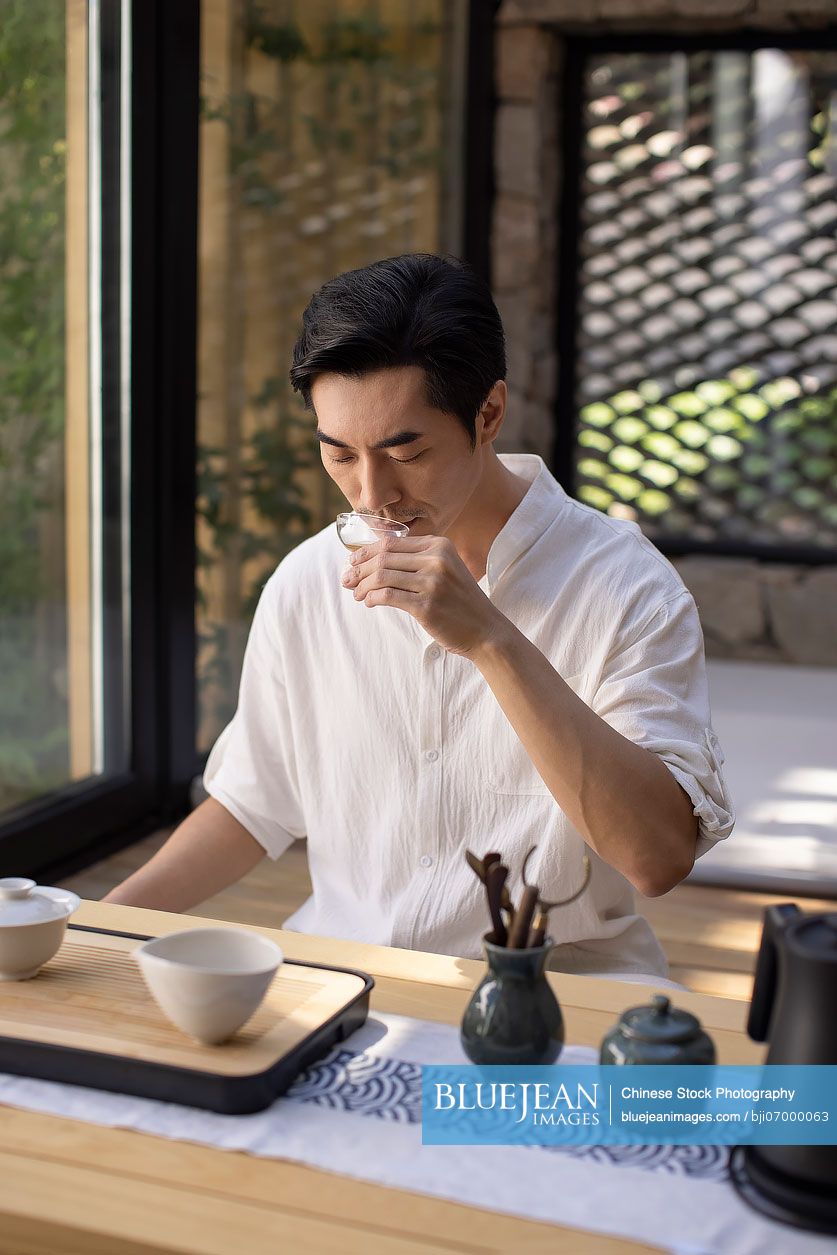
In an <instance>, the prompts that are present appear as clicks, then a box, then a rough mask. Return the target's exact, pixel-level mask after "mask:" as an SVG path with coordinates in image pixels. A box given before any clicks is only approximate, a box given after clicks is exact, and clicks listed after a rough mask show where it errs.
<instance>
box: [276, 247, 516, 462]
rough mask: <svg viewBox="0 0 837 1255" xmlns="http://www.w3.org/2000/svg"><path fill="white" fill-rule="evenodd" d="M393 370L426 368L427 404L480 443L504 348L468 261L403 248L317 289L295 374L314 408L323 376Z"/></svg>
mask: <svg viewBox="0 0 837 1255" xmlns="http://www.w3.org/2000/svg"><path fill="white" fill-rule="evenodd" d="M393 366H420V367H421V368H422V370H423V371H424V374H425V380H426V390H427V400H428V403H429V404H430V405H432V406H434V407H435V408H436V409H439V410H442V411H443V412H444V413H446V414H452V415H454V416H455V417H456V418H458V419H459V421H460V422H461V423H462V425H463V427H464V428H465V430H466V431H467V432H468V435H469V438H470V440H471V446H472V447H473V446H474V444H475V442H476V420H477V414H478V413H479V411H480V407H481V406H482V404H483V402H484V401H485V399H486V397H487V396H488V393H489V392H490V391H491V389H492V387H493V386H494V384H495V383H496V382H497V380H498V379H505V377H506V349H505V338H504V336H503V324H502V323H501V321H500V315H499V314H498V312H497V306H496V305H495V304H494V301H493V299H492V296H491V292H490V291H489V289H488V286H487V284H485V283H484V282H483V280H482V279H480V277H479V276H478V275H477V274H476V273H475V272H474V271H473V270H472V269H471V267H470V266H468V265H467V264H466V263H465V262H463V261H460V260H459V259H458V258H456V257H438V256H436V255H435V254H433V253H405V254H404V255H403V256H402V257H389V258H387V259H386V260H384V261H376V262H373V263H372V264H371V265H369V266H363V267H361V268H360V269H359V270H349V271H347V272H346V273H345V274H342V275H338V276H337V277H336V278H334V279H330V280H329V281H328V283H324V284H323V286H322V287H321V288H320V289H319V290H318V291H317V292H315V293H314V295H313V296H312V298H311V300H310V302H309V303H308V308H307V309H306V310H305V313H304V314H303V316H302V331H301V333H300V335H299V338H298V340H297V342H296V344H295V345H294V352H293V366H292V367H291V371H290V380H291V384H292V386H293V388H294V389H295V390H296V391H297V392H300V393H301V394H302V397H303V400H304V401H305V405H306V407H307V408H308V409H312V408H313V407H312V405H311V388H312V385H313V384H314V382H315V380H316V379H317V376H318V375H323V374H327V373H333V374H337V375H346V376H349V377H350V378H355V379H357V378H360V377H362V376H363V375H365V374H367V373H368V372H370V371H374V370H381V369H384V368H386V367H393Z"/></svg>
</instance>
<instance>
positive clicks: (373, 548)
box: [349, 536, 447, 566]
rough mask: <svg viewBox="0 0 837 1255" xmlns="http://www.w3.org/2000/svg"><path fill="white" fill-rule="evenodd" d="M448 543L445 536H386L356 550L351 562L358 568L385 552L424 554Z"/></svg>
mask: <svg viewBox="0 0 837 1255" xmlns="http://www.w3.org/2000/svg"><path fill="white" fill-rule="evenodd" d="M446 543H447V541H446V540H445V538H444V537H443V536H385V537H383V539H382V540H376V541H375V542H374V544H371V545H364V546H363V548H362V549H356V550H355V551H354V553H353V554H352V556H351V558H350V559H349V561H350V562H352V563H353V564H354V565H355V566H357V565H359V564H360V563H363V562H368V561H369V559H370V558H375V557H377V556H378V555H379V554H381V553H384V552H385V551H386V552H387V553H422V552H423V551H424V550H426V549H430V548H432V547H434V546H437V545H439V544H443V545H444V544H446Z"/></svg>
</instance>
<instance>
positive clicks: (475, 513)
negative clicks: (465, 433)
mask: <svg viewBox="0 0 837 1255" xmlns="http://www.w3.org/2000/svg"><path fill="white" fill-rule="evenodd" d="M528 490H529V482H528V480H525V479H522V478H521V477H520V476H519V475H515V474H514V473H513V472H512V471H510V470H508V469H507V468H506V467H505V466H503V463H502V462H501V461H500V459H499V458H498V457H497V454H496V453H495V452H494V448H493V446H489V447H488V448H487V449H486V451H485V465H484V469H483V473H482V476H481V477H480V481H479V483H478V485H477V487H476V489H475V491H474V493H473V495H472V496H471V498H470V500H469V502H468V504H467V506H466V507H465V509H464V510H463V511H462V513H461V514H460V516H459V518H458V519H457V520H456V522H455V523H454V525H453V527H452V528H451V529H450V531H449V532H448V539H449V540H451V541H453V543H454V545H455V546H456V550H457V553H458V554H459V556H460V558H461V559H462V561H463V562H464V563H465V565H466V567H467V568H468V570H469V571H470V572H471V574H472V575H473V577H474V579H475V580H480V579H482V577H483V575H485V568H486V563H487V561H488V551H489V549H490V548H491V546H492V544H493V542H494V539H495V537H496V536H497V534H498V533H499V532H500V531H502V529H503V527H505V525H506V523H507V522H508V521H509V519H510V518H511V516H512V514H514V512H515V510H516V509H517V507H518V506H519V505H520V502H521V501H522V500H523V498H524V497H525V496H526V493H527V491H528Z"/></svg>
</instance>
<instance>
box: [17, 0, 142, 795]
mask: <svg viewBox="0 0 837 1255" xmlns="http://www.w3.org/2000/svg"><path fill="white" fill-rule="evenodd" d="M100 16H101V15H100V13H99V10H98V6H96V5H90V6H88V4H86V3H84V2H82V0H69V3H67V4H66V5H64V4H54V3H52V2H51V0H10V3H8V4H7V5H6V6H5V11H4V17H3V22H2V25H0V45H2V51H1V52H0V64H1V65H2V79H1V80H0V130H2V148H1V149H0V161H2V164H3V177H2V180H1V181H0V371H2V383H1V384H0V667H1V668H2V674H3V684H2V686H0V817H2V818H8V817H13V816H14V815H15V814H16V813H17V812H18V811H19V809H20V808H21V807H24V806H26V805H29V806H31V805H32V804H33V803H36V802H38V801H40V800H42V799H44V798H49V797H52V796H56V795H58V794H59V793H60V792H61V791H62V790H66V789H67V788H68V787H71V788H79V787H81V786H83V785H85V784H90V783H95V782H102V781H104V780H107V779H113V778H115V777H117V776H119V775H121V774H122V773H124V772H125V771H126V770H127V768H128V759H129V753H130V743H129V731H128V728H129V723H130V714H131V711H130V692H129V688H128V685H127V676H128V652H129V646H130V638H129V617H130V616H129V605H128V595H127V578H126V577H127V570H128V549H129V541H130V536H129V526H128V520H127V516H126V513H125V507H126V502H127V498H126V492H125V488H126V483H127V476H128V472H129V469H130V467H129V457H128V454H127V449H126V437H127V427H126V425H127V423H128V419H129V415H128V413H127V411H126V408H125V406H124V405H123V404H122V401H123V398H124V386H125V384H126V381H127V371H128V364H127V360H126V358H125V356H124V355H123V353H122V348H123V346H124V341H123V339H122V337H121V334H120V328H119V319H120V309H122V308H124V300H125V299H126V287H125V284H126V283H127V274H123V273H122V272H121V270H120V254H119V249H120V246H121V245H120V241H122V242H124V240H125V238H126V236H127V230H128V222H127V218H120V215H119V195H120V193H119V179H120V169H119V158H118V151H117V161H116V164H115V165H114V164H113V163H112V161H111V156H112V152H111V149H110V143H111V141H112V140H113V141H115V143H116V144H117V145H118V144H119V127H120V117H119V108H120V104H119V101H120V91H119V78H120V74H121V68H120V66H121V46H120V25H119V12H118V9H117V8H115V7H114V8H113V11H112V13H111V19H112V20H108V21H106V22H104V23H103V24H102V25H101V26H100V25H99V18H100ZM102 36H104V39H105V40H106V42H107V45H108V46H107V49H106V52H107V59H108V63H109V68H108V70H107V78H106V80H105V81H103V78H102V68H103V60H102V52H103V45H102ZM123 139H124V140H125V141H127V136H123ZM103 161H104V166H105V169H104V170H103ZM114 198H115V204H114ZM103 209H106V210H107V211H108V213H110V214H111V215H112V217H111V220H110V223H109V225H108V227H107V228H106V230H105V232H104V234H103V226H102V211H103ZM103 280H106V281H107V283H108V285H109V287H110V289H111V293H110V294H105V292H104V288H103ZM103 314H104V317H105V318H107V319H108V320H109V325H108V326H107V327H106V326H105V323H104V321H103ZM106 354H107V360H106Z"/></svg>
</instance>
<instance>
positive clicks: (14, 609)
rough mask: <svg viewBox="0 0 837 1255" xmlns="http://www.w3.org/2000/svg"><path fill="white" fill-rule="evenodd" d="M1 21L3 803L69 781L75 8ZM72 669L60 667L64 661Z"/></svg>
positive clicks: (34, 0) (19, 8)
mask: <svg viewBox="0 0 837 1255" xmlns="http://www.w3.org/2000/svg"><path fill="white" fill-rule="evenodd" d="M2 7H3V12H2V19H0V673H2V675H3V687H2V696H0V806H9V805H12V804H14V803H16V802H19V801H22V800H24V799H25V798H27V797H30V796H32V795H33V794H38V793H42V792H44V791H46V790H47V789H50V788H52V787H55V786H56V785H57V784H58V783H60V782H61V781H62V780H64V779H66V772H67V739H68V738H67V708H66V700H65V698H64V696H63V694H62V693H61V690H60V686H57V685H56V682H55V676H54V672H55V664H56V661H57V660H55V659H54V658H52V659H49V658H48V657H47V655H46V651H45V649H44V648H43V646H41V647H40V648H39V647H38V623H39V619H40V618H41V617H42V616H43V614H44V613H45V603H46V602H47V601H50V602H52V603H55V602H56V601H59V602H60V600H61V596H62V591H61V590H60V589H59V590H56V589H53V588H47V587H46V586H45V581H44V574H43V569H42V554H41V541H40V525H41V521H42V519H43V517H44V516H45V514H47V513H48V512H55V511H59V512H60V511H61V510H62V509H63V500H62V499H61V496H60V490H59V495H56V478H60V477H57V476H56V474H55V467H56V466H59V467H60V465H61V461H62V442H63V432H64V194H65V156H66V143H65V117H64V110H65V69H64V7H65V6H64V5H63V4H61V3H55V0H4V2H3V6H2ZM59 670H60V667H59Z"/></svg>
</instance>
